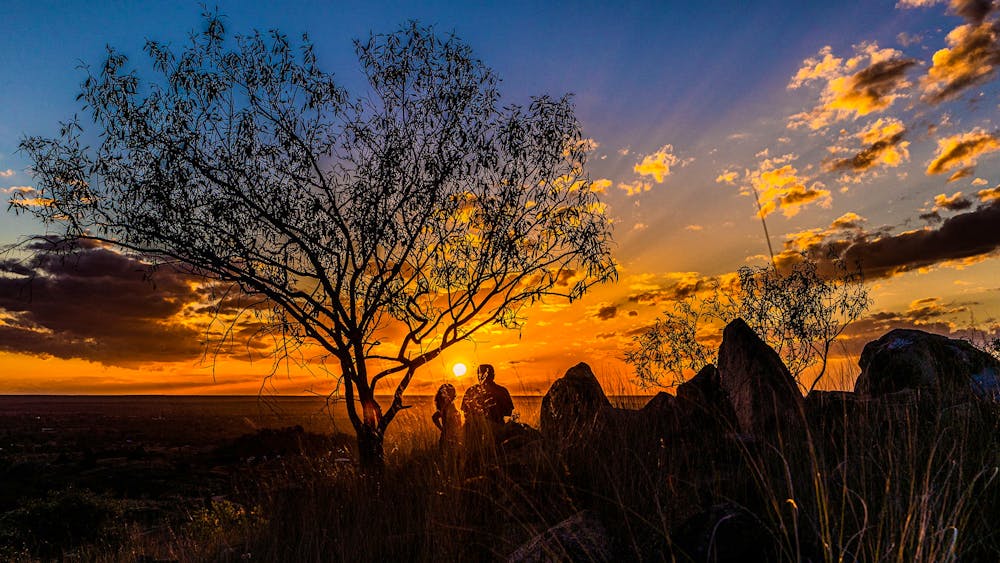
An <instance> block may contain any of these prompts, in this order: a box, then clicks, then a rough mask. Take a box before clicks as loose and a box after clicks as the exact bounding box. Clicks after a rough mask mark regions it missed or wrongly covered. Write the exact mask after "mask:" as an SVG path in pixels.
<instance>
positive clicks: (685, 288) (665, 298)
mask: <svg viewBox="0 0 1000 563" xmlns="http://www.w3.org/2000/svg"><path fill="white" fill-rule="evenodd" d="M718 285H719V279H718V278H716V277H701V276H695V275H684V276H682V277H681V278H680V279H672V280H669V281H667V282H666V283H665V284H664V285H663V287H660V288H657V289H652V290H647V291H642V292H640V293H633V294H632V295H629V296H628V301H629V302H630V303H638V304H640V305H658V304H661V303H669V302H672V301H682V300H684V299H687V298H688V297H691V296H693V295H695V294H696V293H698V292H700V291H706V290H710V289H714V288H715V287H718ZM633 312H634V311H633ZM629 316H632V312H630V313H629Z"/></svg>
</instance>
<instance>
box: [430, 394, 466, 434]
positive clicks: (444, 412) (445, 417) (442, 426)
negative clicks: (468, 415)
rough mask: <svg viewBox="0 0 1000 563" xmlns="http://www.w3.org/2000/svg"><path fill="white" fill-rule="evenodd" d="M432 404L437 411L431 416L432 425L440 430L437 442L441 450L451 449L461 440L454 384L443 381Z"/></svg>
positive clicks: (460, 422) (460, 420)
mask: <svg viewBox="0 0 1000 563" xmlns="http://www.w3.org/2000/svg"><path fill="white" fill-rule="evenodd" d="M434 406H435V407H436V408H437V411H435V412H434V414H433V415H432V416H431V420H432V421H433V422H434V426H437V427H438V430H440V431H441V439H440V441H439V442H438V444H439V445H440V447H441V450H442V451H453V450H455V449H456V448H457V447H458V446H459V445H460V444H461V442H462V437H461V432H462V415H460V414H458V409H456V408H455V386H454V385H452V384H451V383H445V384H444V385H442V386H441V387H439V388H438V391H437V394H436V395H434Z"/></svg>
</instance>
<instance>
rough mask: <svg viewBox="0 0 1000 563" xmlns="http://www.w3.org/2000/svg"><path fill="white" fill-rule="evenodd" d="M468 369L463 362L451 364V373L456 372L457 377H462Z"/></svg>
mask: <svg viewBox="0 0 1000 563" xmlns="http://www.w3.org/2000/svg"><path fill="white" fill-rule="evenodd" d="M466 371H467V368H466V367H465V364H463V363H461V362H459V363H457V364H455V365H453V366H451V373H453V374H455V377H462V376H463V375H465V372H466Z"/></svg>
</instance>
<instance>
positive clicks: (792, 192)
mask: <svg viewBox="0 0 1000 563" xmlns="http://www.w3.org/2000/svg"><path fill="white" fill-rule="evenodd" d="M794 158H795V157H794V156H793V155H785V156H784V157H780V158H775V159H764V161H763V162H761V164H760V165H759V166H758V168H757V169H756V170H754V171H752V172H749V174H748V177H747V180H748V182H749V184H750V185H751V187H752V189H753V191H755V192H756V194H757V197H758V204H759V206H760V210H759V213H760V215H761V216H762V217H767V216H768V215H770V214H771V213H773V212H775V211H777V210H780V211H781V212H782V214H783V215H784V216H785V217H793V216H795V215H797V214H798V212H799V211H800V210H801V208H802V207H803V206H805V205H807V204H809V203H812V202H815V201H821V202H823V203H824V204H827V205H828V204H829V203H830V201H831V199H830V192H829V191H828V190H825V189H823V187H824V186H823V184H822V183H821V182H812V183H809V179H808V178H806V177H804V176H802V175H801V174H800V173H799V171H798V170H797V169H796V168H795V167H794V166H792V165H791V164H787V162H788V161H789V160H794ZM807 184H808V185H807ZM745 191H746V190H744V192H745Z"/></svg>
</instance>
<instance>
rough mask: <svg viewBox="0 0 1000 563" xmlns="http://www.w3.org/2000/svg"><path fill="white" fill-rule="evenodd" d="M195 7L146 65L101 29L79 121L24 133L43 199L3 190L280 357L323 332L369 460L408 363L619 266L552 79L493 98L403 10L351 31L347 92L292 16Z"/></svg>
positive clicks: (379, 456) (490, 83)
mask: <svg viewBox="0 0 1000 563" xmlns="http://www.w3.org/2000/svg"><path fill="white" fill-rule="evenodd" d="M204 23H205V28H204V30H203V31H201V32H199V33H193V34H192V35H191V39H190V43H189V44H188V45H187V46H186V47H184V48H183V49H182V50H180V51H178V52H175V51H173V50H171V49H170V48H169V47H168V46H167V45H164V44H162V43H158V42H156V41H149V42H147V43H146V45H145V52H146V53H147V54H148V55H149V58H150V60H151V62H152V67H153V71H154V72H153V76H152V78H151V79H150V80H144V79H142V78H140V73H139V72H138V71H137V70H130V69H129V68H128V60H127V57H126V56H125V55H124V54H122V53H121V52H119V51H116V50H114V49H112V48H109V50H108V56H107V59H106V60H105V61H104V62H103V64H102V65H100V66H99V67H97V68H96V69H87V77H86V79H85V80H84V82H83V84H82V89H81V92H80V94H79V99H80V100H81V101H82V102H83V106H84V108H85V109H86V110H87V112H88V113H89V117H90V118H91V122H92V123H87V124H85V123H83V122H81V121H79V120H78V119H76V118H74V119H73V120H71V121H69V122H67V123H64V124H63V125H62V127H61V131H60V135H59V136H58V137H56V138H45V137H41V136H31V137H26V138H25V139H23V141H22V142H21V144H20V147H21V150H23V151H24V152H26V153H27V154H28V155H29V157H30V160H31V162H32V169H33V171H34V175H35V181H36V183H37V189H38V190H39V191H40V192H41V194H42V195H41V196H40V199H39V201H44V202H46V203H45V205H35V204H34V203H36V202H34V201H27V200H24V199H23V198H19V197H18V195H17V194H15V195H14V198H13V200H12V207H13V208H14V209H15V210H17V211H20V212H27V213H30V214H33V215H35V216H37V217H40V218H41V219H42V220H44V221H46V223H47V224H48V225H49V226H50V227H52V228H54V229H56V230H59V231H61V233H60V234H61V236H63V237H65V238H66V239H67V240H69V241H74V240H77V241H78V240H83V239H89V240H93V241H100V242H102V243H106V244H110V245H113V246H115V247H117V248H119V249H122V250H124V251H127V252H132V253H136V254H137V255H139V256H141V257H142V258H143V259H144V260H147V261H149V262H151V263H154V264H162V263H171V264H172V265H174V266H175V267H179V268H184V269H187V270H189V271H191V272H192V273H195V274H198V275H203V276H206V277H207V278H208V279H211V280H215V281H217V282H218V283H220V284H222V285H228V286H231V288H232V289H235V290H237V291H238V292H239V293H240V294H241V295H242V296H243V297H244V299H243V300H242V301H237V302H240V303H241V305H240V308H241V309H242V312H243V313H245V314H247V315H252V316H253V321H254V323H256V324H258V325H260V326H261V327H262V328H261V329H260V330H259V331H258V336H260V335H262V334H266V335H269V336H272V337H274V338H275V339H276V342H277V345H276V346H275V357H276V358H277V359H276V362H280V361H288V360H289V359H290V358H295V357H301V356H296V354H298V353H300V352H302V345H303V344H304V343H307V342H310V343H312V344H315V345H318V346H319V348H320V349H321V351H322V358H321V361H322V362H323V365H325V362H326V361H327V360H329V362H330V363H332V364H333V365H334V366H335V368H334V369H333V372H334V373H335V374H336V375H337V377H338V378H339V379H338V383H337V385H336V389H335V390H334V391H333V392H332V393H331V395H333V396H336V397H337V398H341V397H342V398H343V399H344V400H345V404H346V409H347V412H348V414H349V416H350V420H351V423H352V425H353V428H354V430H355V433H356V435H357V439H358V446H359V453H360V459H361V461H362V463H363V464H364V465H365V466H366V467H368V468H370V469H375V470H376V472H377V471H378V468H379V467H381V466H382V465H383V464H384V453H383V449H384V448H383V438H384V436H385V432H386V429H387V428H388V427H389V425H390V424H391V423H392V421H393V420H394V419H395V417H396V416H397V414H398V413H399V412H400V411H401V410H402V409H405V408H407V405H406V403H405V402H404V393H405V392H406V389H407V387H408V386H409V384H410V382H411V380H412V379H413V377H414V375H415V374H416V373H417V370H418V369H419V368H420V367H421V366H423V365H424V364H426V363H427V362H429V361H431V360H432V359H434V358H435V357H437V356H438V355H439V354H440V353H441V352H442V351H443V350H445V349H447V348H448V347H449V346H452V345H454V344H455V343H457V342H460V341H462V340H464V339H466V338H468V337H469V336H471V335H472V334H474V333H475V332H476V331H477V330H479V329H481V328H483V327H485V326H489V325H494V324H499V325H502V326H504V327H516V326H518V325H519V324H520V323H521V322H522V321H523V314H524V310H525V307H527V306H528V305H530V304H532V303H534V302H536V301H538V300H539V299H543V298H562V299H569V300H573V299H576V298H578V297H580V296H581V295H583V294H584V292H586V291H587V289H588V288H590V287H591V286H592V285H594V284H596V283H600V282H604V281H608V280H613V279H615V278H616V276H617V273H616V269H615V265H614V262H613V260H612V258H611V254H610V243H611V223H610V221H609V220H608V218H606V217H605V216H604V214H603V209H604V207H603V204H602V203H601V202H600V201H599V199H598V194H597V192H596V191H595V190H592V189H591V185H592V184H591V182H590V180H589V178H588V177H587V175H586V172H585V169H584V165H585V162H586V156H587V155H586V150H587V143H586V142H585V141H584V139H583V137H582V133H581V127H580V123H579V122H578V121H577V119H576V117H575V115H574V109H573V105H572V103H571V100H570V98H569V97H568V96H566V97H562V98H553V97H550V96H539V97H535V98H532V99H531V101H530V103H529V104H528V105H527V106H519V105H501V95H500V91H499V89H498V84H499V79H498V78H497V77H496V75H495V74H494V73H493V72H492V70H490V69H489V68H488V67H487V66H486V65H485V64H483V63H482V62H481V61H480V60H478V59H476V58H475V57H474V55H473V53H472V51H471V49H470V48H469V47H468V46H467V45H466V44H465V43H463V42H462V41H461V40H460V39H459V38H457V37H455V36H454V35H448V36H439V35H437V34H436V33H435V32H434V30H433V29H431V28H428V27H424V26H421V25H418V24H417V23H414V22H411V23H409V24H407V25H404V26H402V27H401V28H400V29H399V30H398V31H396V32H394V33H390V34H384V35H382V34H372V35H371V36H370V37H368V38H367V39H364V40H357V41H355V44H354V45H355V51H356V53H357V56H358V60H359V62H360V66H361V69H362V71H363V73H364V77H365V79H366V80H367V87H368V88H367V91H366V92H364V93H363V94H361V95H360V96H352V95H351V94H349V93H348V92H347V91H346V90H345V89H344V88H342V87H341V86H340V85H338V84H337V82H336V81H335V80H334V77H333V75H332V74H329V73H327V72H325V71H323V70H321V69H320V67H319V66H318V61H317V57H316V54H315V53H314V51H313V47H312V44H311V43H310V42H309V39H308V37H305V36H303V39H302V41H301V43H300V44H299V45H293V44H292V42H291V41H290V40H289V39H288V38H287V37H286V36H285V35H283V34H282V33H280V32H278V31H271V32H268V33H260V32H256V31H255V32H253V33H250V34H248V35H236V36H235V37H234V38H232V40H229V39H227V33H226V29H225V25H224V18H222V17H220V16H219V15H218V14H212V13H207V14H205V22H204ZM95 136H96V138H98V139H99V143H98V144H97V146H96V147H95V148H91V147H89V146H88V145H87V144H86V139H88V138H94V137H95ZM69 246H71V245H61V247H63V248H65V247H69ZM230 301H232V300H230ZM220 307H221V305H220ZM385 386H388V387H385ZM380 391H382V392H383V393H384V392H385V391H391V394H392V395H391V399H390V400H389V401H388V402H387V403H385V404H382V403H380V402H379V400H378V399H377V398H376V395H377V394H379V392H380Z"/></svg>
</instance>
